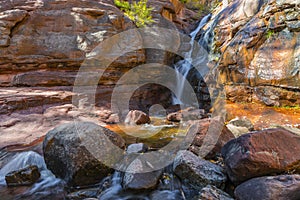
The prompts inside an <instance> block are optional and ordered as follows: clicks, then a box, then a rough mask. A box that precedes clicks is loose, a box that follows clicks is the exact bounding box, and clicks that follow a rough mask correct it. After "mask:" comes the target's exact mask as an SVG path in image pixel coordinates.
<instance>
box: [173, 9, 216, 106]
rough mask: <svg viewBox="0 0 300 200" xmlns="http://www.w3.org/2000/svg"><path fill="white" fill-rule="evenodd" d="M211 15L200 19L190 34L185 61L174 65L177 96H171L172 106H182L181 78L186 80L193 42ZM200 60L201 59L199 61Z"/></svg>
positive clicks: (190, 65)
mask: <svg viewBox="0 0 300 200" xmlns="http://www.w3.org/2000/svg"><path fill="white" fill-rule="evenodd" d="M210 18H211V14H208V15H206V16H205V17H203V18H202V20H201V21H200V23H199V24H198V26H197V27H196V29H195V30H194V31H192V32H191V33H190V37H191V40H190V50H189V51H188V52H186V53H185V54H184V57H185V59H184V60H180V61H179V62H177V63H175V65H174V69H175V72H176V90H177V91H176V93H177V95H178V96H175V95H173V97H172V101H173V104H183V101H182V99H181V98H182V94H183V90H184V81H181V79H182V78H181V76H183V78H184V79H186V78H187V75H188V73H189V71H190V70H191V68H192V67H193V66H192V64H191V63H192V62H193V60H192V55H193V50H194V48H193V47H194V41H195V38H196V36H197V34H198V33H199V31H200V30H201V29H202V28H203V27H204V25H205V24H206V23H207V22H208V21H209V20H210ZM200 60H201V59H200Z"/></svg>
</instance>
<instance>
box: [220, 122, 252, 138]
mask: <svg viewBox="0 0 300 200" xmlns="http://www.w3.org/2000/svg"><path fill="white" fill-rule="evenodd" d="M226 127H227V128H228V129H229V130H230V131H231V132H232V133H233V134H234V135H235V136H236V137H238V136H241V135H243V134H245V133H249V132H250V131H254V126H253V124H252V122H251V121H250V120H249V119H247V118H246V117H237V118H235V119H232V120H230V121H229V122H228V124H227V125H226Z"/></svg>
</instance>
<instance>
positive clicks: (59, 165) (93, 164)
mask: <svg viewBox="0 0 300 200" xmlns="http://www.w3.org/2000/svg"><path fill="white" fill-rule="evenodd" d="M124 146H125V141H124V140H123V138H122V137H120V136H119V135H117V134H116V133H114V132H112V131H110V130H108V129H106V128H104V127H101V126H98V125H96V124H94V123H91V122H75V123H68V124H64V125H61V126H59V127H57V128H55V129H53V130H51V131H49V132H48V133H47V135H46V137H45V139H44V142H43V151H44V158H45V162H46V164H47V167H48V169H50V170H51V171H52V172H53V173H54V174H55V175H56V176H57V177H59V178H62V179H64V180H65V181H66V182H67V183H68V185H70V186H82V185H89V184H94V183H97V182H99V181H100V180H101V179H103V178H104V177H106V176H108V175H109V174H110V173H112V172H113V169H112V168H111V166H112V165H113V164H114V163H116V162H118V160H119V159H121V157H122V154H123V153H124V150H122V148H124Z"/></svg>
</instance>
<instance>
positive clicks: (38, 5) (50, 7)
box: [0, 0, 188, 111]
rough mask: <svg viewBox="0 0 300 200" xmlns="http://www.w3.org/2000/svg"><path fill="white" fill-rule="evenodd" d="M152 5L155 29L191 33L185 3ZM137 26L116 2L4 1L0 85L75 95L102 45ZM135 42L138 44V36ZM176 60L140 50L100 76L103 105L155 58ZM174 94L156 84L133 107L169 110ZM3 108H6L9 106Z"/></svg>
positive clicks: (136, 95) (99, 94)
mask: <svg viewBox="0 0 300 200" xmlns="http://www.w3.org/2000/svg"><path fill="white" fill-rule="evenodd" d="M149 6H152V7H154V9H153V11H152V15H153V18H154V20H155V21H156V24H155V25H159V26H161V27H165V28H169V29H173V30H175V29H176V27H177V28H179V30H184V29H186V28H187V26H188V24H187V23H184V22H183V19H185V16H184V14H183V9H184V7H183V5H182V4H181V3H180V2H179V1H177V0H172V1H170V0H164V1H156V0H153V1H149ZM135 27H136V26H135V24H134V23H133V22H132V21H130V20H129V19H128V18H127V17H125V16H124V13H123V12H122V11H121V10H120V9H118V8H117V7H116V6H115V5H114V3H113V1H111V0H104V1H99V2H95V1H93V0H88V1H74V0H71V1H56V0H49V1H45V0H42V1H40V0H33V1H25V0H15V1H14V2H13V3H11V2H10V1H7V0H4V1H3V2H2V3H1V6H0V30H1V36H0V69H1V70H0V86H1V87H3V86H6V87H9V86H15V87H44V89H43V90H49V87H55V86H68V88H67V90H68V91H71V90H72V87H71V86H73V85H74V81H75V79H76V77H77V73H78V70H79V68H80V67H81V64H82V63H83V61H84V60H85V59H86V57H87V56H88V55H89V53H90V52H91V51H92V50H93V49H94V48H95V47H97V45H99V44H100V43H101V42H102V41H104V40H106V39H108V38H110V37H111V36H113V35H115V34H118V33H121V32H123V31H126V30H128V29H132V28H135ZM128 37H129V36H128ZM130 37H132V38H133V39H134V40H135V38H136V35H135V36H133V35H131V36H130ZM157 54H158V55H157ZM171 57H172V55H170V54H169V53H167V52H159V53H157V52H154V51H152V50H140V49H138V50H135V51H132V52H130V53H126V54H124V55H122V56H120V57H119V58H118V59H116V60H115V61H114V62H113V63H112V64H111V65H110V66H109V67H108V68H107V69H106V70H105V72H104V74H103V76H102V77H101V78H100V77H99V78H100V80H99V83H98V84H99V88H98V91H97V93H96V94H95V96H96V99H97V100H96V102H97V105H99V106H107V105H106V104H107V103H108V102H109V103H110V99H111V94H112V91H113V89H114V86H115V84H116V82H117V81H118V80H119V78H120V77H121V76H122V75H124V74H125V73H126V72H128V71H129V70H130V69H132V68H134V67H135V66H137V65H140V64H143V63H145V62H146V61H151V59H152V60H153V59H154V60H156V61H157V62H161V63H164V64H165V63H167V62H169V61H170V60H171V59H170V58H171ZM86 80H89V79H86ZM65 89H66V88H64V90H65ZM85 91H86V90H85ZM125 93H128V91H125ZM170 95H171V94H170V92H169V91H168V89H166V88H165V87H162V86H157V85H153V84H150V85H148V86H145V87H143V88H141V89H139V90H137V91H136V92H135V93H134V95H133V97H132V99H131V102H130V107H131V109H142V110H144V111H147V109H148V108H149V107H150V106H151V105H152V104H157V103H162V104H163V105H164V106H167V105H169V104H170V103H171V102H170ZM63 103H64V102H62V103H61V104H63ZM2 104H3V105H4V106H6V103H5V101H4V102H0V106H2ZM23 108H25V107H23Z"/></svg>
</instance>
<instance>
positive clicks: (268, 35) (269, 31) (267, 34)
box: [266, 29, 275, 39]
mask: <svg viewBox="0 0 300 200" xmlns="http://www.w3.org/2000/svg"><path fill="white" fill-rule="evenodd" d="M274 33H275V32H274V31H273V30H271V29H269V30H267V32H266V37H267V39H269V38H270V37H272V35H274Z"/></svg>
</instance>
